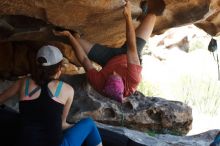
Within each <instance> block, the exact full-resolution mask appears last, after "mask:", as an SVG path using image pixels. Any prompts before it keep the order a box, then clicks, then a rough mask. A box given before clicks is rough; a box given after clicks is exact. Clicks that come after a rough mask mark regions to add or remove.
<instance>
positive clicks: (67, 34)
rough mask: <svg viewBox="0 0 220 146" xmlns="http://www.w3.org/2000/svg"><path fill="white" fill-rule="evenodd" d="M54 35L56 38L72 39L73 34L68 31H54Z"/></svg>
mask: <svg viewBox="0 0 220 146" xmlns="http://www.w3.org/2000/svg"><path fill="white" fill-rule="evenodd" d="M53 34H54V35H55V36H64V37H70V36H72V34H71V33H70V32H69V31H67V30H64V31H56V30H53Z"/></svg>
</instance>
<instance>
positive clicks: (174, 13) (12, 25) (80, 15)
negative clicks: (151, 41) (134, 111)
mask: <svg viewBox="0 0 220 146" xmlns="http://www.w3.org/2000/svg"><path fill="white" fill-rule="evenodd" d="M140 1H141V0H131V3H132V15H133V18H134V19H133V20H134V24H135V25H136V26H137V25H138V23H139V22H137V21H136V18H137V17H138V16H139V15H140V13H141V9H140V7H139V3H140ZM164 1H165V3H166V5H167V7H166V9H165V11H164V13H163V15H162V16H161V17H158V19H157V22H156V26H155V29H154V33H156V34H158V33H161V32H163V31H164V30H166V29H168V28H171V27H176V26H181V25H186V24H190V23H194V24H195V25H196V26H198V27H200V28H202V29H204V30H205V31H206V32H207V33H209V34H211V35H218V34H219V31H220V27H219V26H220V21H219V19H218V18H219V15H220V13H219V11H220V2H219V0H187V1H186V0H178V1H174V0H164ZM122 6H123V1H122V0H121V1H118V0H99V1H97V0H96V1H89V0H68V1H66V0H59V1H53V0H43V1H42V0H29V1H23V0H14V1H8V0H0V16H1V17H0V30H1V32H2V34H1V37H2V38H4V39H6V38H7V39H8V40H25V39H27V40H29V39H30V40H39V39H42V38H44V39H45V38H47V37H48V36H47V35H48V33H46V32H47V31H48V28H51V27H52V28H53V26H59V27H61V28H66V29H70V30H76V31H79V32H81V33H82V34H84V36H83V37H84V38H85V39H88V40H90V41H92V42H98V43H102V44H105V45H111V46H118V45H120V44H122V43H123V41H124V39H125V37H124V36H125V23H124V18H123V15H122V10H123V8H122ZM24 32H25V33H24ZM27 32H28V33H27Z"/></svg>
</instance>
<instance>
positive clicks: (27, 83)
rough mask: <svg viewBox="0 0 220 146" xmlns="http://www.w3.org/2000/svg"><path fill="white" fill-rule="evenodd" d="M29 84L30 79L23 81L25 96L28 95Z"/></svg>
mask: <svg viewBox="0 0 220 146" xmlns="http://www.w3.org/2000/svg"><path fill="white" fill-rule="evenodd" d="M29 84H30V79H26V83H25V93H24V94H25V96H29V95H28V91H29Z"/></svg>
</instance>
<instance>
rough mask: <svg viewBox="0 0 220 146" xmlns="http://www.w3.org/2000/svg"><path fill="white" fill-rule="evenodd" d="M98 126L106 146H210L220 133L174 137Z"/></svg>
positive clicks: (210, 132) (213, 131) (212, 132)
mask: <svg viewBox="0 0 220 146" xmlns="http://www.w3.org/2000/svg"><path fill="white" fill-rule="evenodd" d="M97 124H98V127H99V130H100V133H101V137H102V140H103V144H104V145H105V146H112V145H114V146H209V145H210V144H211V143H212V142H213V140H214V139H215V136H216V135H217V133H218V132H219V130H210V131H207V132H204V133H200V134H197V135H192V136H174V135H170V134H156V133H143V132H138V131H135V130H130V129H127V128H123V127H115V126H109V125H105V124H100V123H97Z"/></svg>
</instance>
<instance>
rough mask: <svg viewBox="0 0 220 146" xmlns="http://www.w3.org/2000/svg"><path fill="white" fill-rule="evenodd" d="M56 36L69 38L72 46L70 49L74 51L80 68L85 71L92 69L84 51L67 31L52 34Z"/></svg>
mask: <svg viewBox="0 0 220 146" xmlns="http://www.w3.org/2000/svg"><path fill="white" fill-rule="evenodd" d="M54 34H55V35H57V36H66V37H68V38H69V41H70V44H71V45H72V48H73V49H74V51H75V53H76V57H77V58H78V60H79V61H80V63H81V64H82V66H83V67H84V68H85V70H86V71H88V70H90V69H93V68H94V67H93V65H92V62H91V60H90V59H89V58H88V56H87V55H86V53H85V51H84V50H83V48H82V46H81V45H80V43H79V42H78V41H77V39H76V38H75V37H74V36H72V34H71V33H70V32H69V31H62V32H54Z"/></svg>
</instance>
